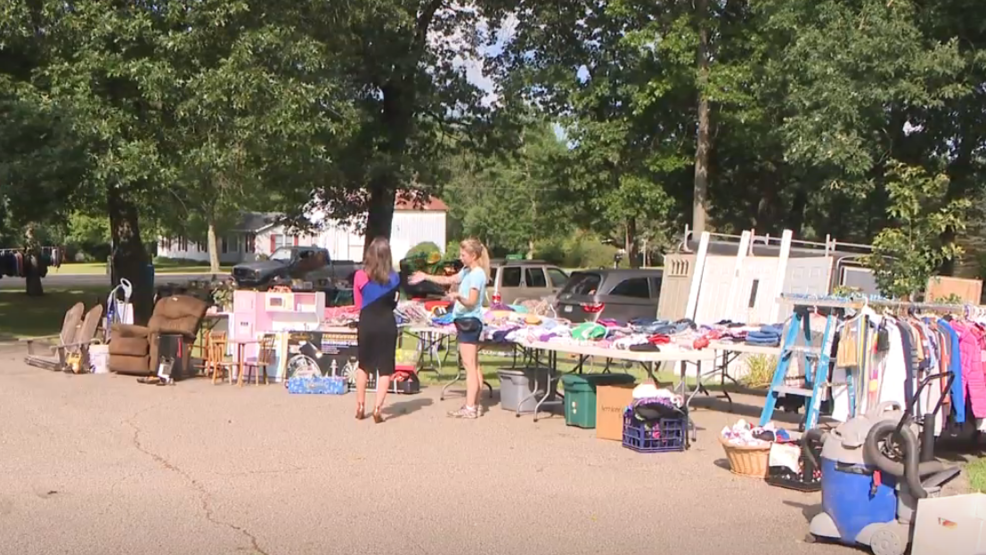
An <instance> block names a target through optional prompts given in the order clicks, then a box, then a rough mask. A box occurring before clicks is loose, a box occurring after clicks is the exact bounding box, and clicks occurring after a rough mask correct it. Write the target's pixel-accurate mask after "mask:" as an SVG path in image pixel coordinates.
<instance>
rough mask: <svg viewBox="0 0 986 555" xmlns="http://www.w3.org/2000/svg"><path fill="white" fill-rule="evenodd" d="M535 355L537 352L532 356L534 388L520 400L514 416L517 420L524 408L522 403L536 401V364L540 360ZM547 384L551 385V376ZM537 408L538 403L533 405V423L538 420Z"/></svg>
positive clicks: (537, 365)
mask: <svg viewBox="0 0 986 555" xmlns="http://www.w3.org/2000/svg"><path fill="white" fill-rule="evenodd" d="M537 353H538V352H537V351H535V353H534V355H533V357H534V366H533V368H534V387H533V391H531V392H530V393H529V394H528V395H527V396H526V397H524V398H523V399H521V400H520V404H519V406H518V407H517V414H515V415H514V416H515V417H517V418H520V417H521V416H522V414H521V412H520V407H522V406H524V403H526V402H527V401H528V400H529V399H537V394H538V374H539V372H538V367H539V366H540V365H539V364H538V362H540V358H541V357H540V356H538V354H537ZM549 372H550V371H549ZM548 384H549V385H550V384H551V376H548ZM539 406H541V405H540V403H535V404H534V421H535V422H537V419H538V417H537V414H538V407H539Z"/></svg>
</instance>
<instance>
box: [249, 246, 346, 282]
mask: <svg viewBox="0 0 986 555" xmlns="http://www.w3.org/2000/svg"><path fill="white" fill-rule="evenodd" d="M359 266H360V265H359V264H357V263H356V262H354V261H352V260H332V258H331V257H330V256H329V252H328V251H327V250H325V249H323V248H319V247H281V248H279V249H277V250H275V251H274V252H273V253H271V255H270V257H268V258H267V260H258V261H256V262H241V263H240V264H237V265H236V266H233V271H232V276H233V280H234V281H236V287H237V288H239V289H260V290H266V289H268V288H270V287H272V286H275V285H285V286H289V287H290V286H292V284H293V282H295V281H300V282H302V285H303V288H305V289H313V290H316V291H324V290H328V289H335V288H336V286H337V285H338V284H340V283H348V284H350V285H351V284H352V282H353V275H354V274H355V273H356V270H358V269H359Z"/></svg>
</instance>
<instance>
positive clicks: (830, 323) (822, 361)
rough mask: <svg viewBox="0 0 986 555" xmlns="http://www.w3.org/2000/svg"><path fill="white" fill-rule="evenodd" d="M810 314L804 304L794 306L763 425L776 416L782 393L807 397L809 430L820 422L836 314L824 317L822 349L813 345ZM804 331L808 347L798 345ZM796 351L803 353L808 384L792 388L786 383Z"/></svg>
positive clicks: (765, 408) (806, 424)
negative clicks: (800, 334) (819, 417)
mask: <svg viewBox="0 0 986 555" xmlns="http://www.w3.org/2000/svg"><path fill="white" fill-rule="evenodd" d="M810 322H811V316H810V315H809V314H808V312H807V311H806V310H805V308H804V307H802V306H795V309H794V315H793V316H791V323H790V324H789V326H788V328H787V332H786V333H785V334H784V342H783V343H782V344H781V354H780V356H779V357H778V359H777V369H776V370H774V379H773V380H772V381H771V383H770V391H768V393H767V402H766V403H765V404H764V407H763V412H761V413H760V425H761V426H765V425H766V424H767V423H768V422H770V420H771V419H772V418H773V417H774V408H775V407H776V405H777V398H778V397H780V396H781V395H785V396H786V395H793V396H801V397H804V398H805V406H806V414H805V422H804V429H805V430H810V429H812V428H814V427H815V426H816V425H818V412H819V409H820V408H821V404H822V391H823V388H824V387H825V386H826V385H827V382H828V371H829V363H830V362H831V352H832V340H833V339H834V337H835V327H836V317H835V315H834V314H832V313H831V312H830V313H829V315H828V317H827V318H826V320H825V333H824V334H822V346H821V348H815V347H812V341H811V323H810ZM799 332H800V333H803V336H804V338H805V346H803V347H802V346H798V345H797V342H798V334H799ZM795 354H801V355H802V359H801V361H802V367H803V368H804V369H805V386H804V387H792V386H788V385H785V384H784V380H785V378H787V372H788V369H789V368H790V367H791V358H792V357H793V356H794V355H795Z"/></svg>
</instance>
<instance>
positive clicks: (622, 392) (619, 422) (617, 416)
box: [596, 385, 636, 441]
mask: <svg viewBox="0 0 986 555" xmlns="http://www.w3.org/2000/svg"><path fill="white" fill-rule="evenodd" d="M634 387H636V386H634V385H601V386H599V387H598V388H596V437H597V438H599V439H611V440H613V441H623V411H624V410H625V409H626V408H627V406H629V405H630V403H632V402H633V388H634Z"/></svg>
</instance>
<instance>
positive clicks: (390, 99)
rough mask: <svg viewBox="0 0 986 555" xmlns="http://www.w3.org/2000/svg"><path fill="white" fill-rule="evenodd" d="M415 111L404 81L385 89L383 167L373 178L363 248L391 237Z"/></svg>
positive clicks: (381, 156)
mask: <svg viewBox="0 0 986 555" xmlns="http://www.w3.org/2000/svg"><path fill="white" fill-rule="evenodd" d="M413 114H414V95H413V94H407V93H406V92H405V89H404V86H403V85H402V84H401V83H396V84H388V85H387V86H385V87H384V88H383V114H382V116H381V117H382V123H383V127H384V129H386V130H387V133H388V137H387V140H386V142H385V143H384V144H383V145H382V146H381V147H380V152H379V155H380V158H381V159H382V160H383V161H384V164H383V168H381V169H380V170H378V171H379V173H378V174H377V175H375V176H374V177H372V178H371V179H370V186H369V193H370V195H369V197H370V198H369V202H368V206H367V214H366V234H365V236H364V243H363V249H364V250H366V247H369V246H370V243H371V242H373V240H374V239H376V238H377V237H383V238H385V239H388V240H389V239H390V231H391V229H392V227H393V223H394V202H395V201H396V199H397V189H398V187H399V186H400V185H401V183H400V171H401V168H402V167H403V159H404V151H405V149H406V147H407V136H408V133H409V130H410V127H411V118H412V117H413Z"/></svg>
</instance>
